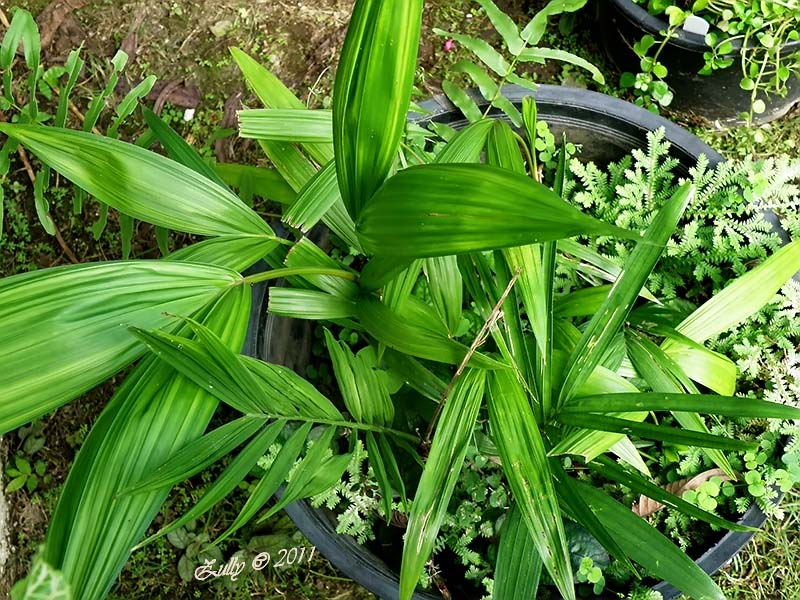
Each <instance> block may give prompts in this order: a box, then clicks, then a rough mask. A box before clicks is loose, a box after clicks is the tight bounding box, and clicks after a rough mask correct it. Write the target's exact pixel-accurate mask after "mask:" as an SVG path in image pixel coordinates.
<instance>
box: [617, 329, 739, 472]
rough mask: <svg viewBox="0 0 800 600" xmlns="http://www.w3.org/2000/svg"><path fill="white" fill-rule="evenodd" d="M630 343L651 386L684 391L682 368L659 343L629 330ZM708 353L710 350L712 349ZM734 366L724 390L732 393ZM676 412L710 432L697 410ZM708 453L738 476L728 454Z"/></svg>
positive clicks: (687, 423)
mask: <svg viewBox="0 0 800 600" xmlns="http://www.w3.org/2000/svg"><path fill="white" fill-rule="evenodd" d="M626 345H627V349H628V356H629V357H630V359H631V363H632V364H633V367H634V368H635V369H636V371H637V372H638V374H639V375H640V376H641V377H642V379H644V380H645V382H647V385H648V386H650V389H651V390H652V391H653V392H662V393H680V392H682V391H684V390H683V387H682V385H681V383H680V381H679V379H678V378H677V377H676V376H675V375H674V373H676V372H679V371H680V367H679V366H678V365H676V364H675V363H673V362H672V361H671V360H670V358H669V357H668V356H667V355H666V354H665V353H664V351H663V350H661V348H659V347H658V346H656V345H655V344H654V343H653V342H651V341H650V340H649V339H647V338H646V337H645V336H643V335H640V334H637V333H636V332H634V331H631V332H629V335H628V336H627V344H626ZM708 354H710V352H709V353H708ZM704 355H705V354H704V353H701V356H704ZM718 356H721V355H718ZM721 358H725V357H721ZM729 362H730V361H729ZM731 366H733V373H732V376H731V379H730V381H731V384H730V386H729V389H728V387H727V386H726V387H725V389H724V390H723V391H722V393H726V394H728V395H730V394H732V393H733V391H734V389H735V384H736V366H735V365H733V363H731ZM719 387H720V386H715V387H712V389H714V391H720V390H719ZM672 414H673V415H674V416H675V419H676V420H677V421H678V423H680V425H681V427H684V428H686V429H690V430H692V431H700V432H703V433H710V431H709V430H708V427H706V424H705V422H704V421H703V419H701V418H700V416H699V415H698V414H697V413H692V412H686V411H674V412H673V413H672ZM706 454H707V455H708V457H709V458H710V459H711V460H712V461H713V462H714V463H715V464H716V465H717V466H718V467H719V468H720V469H722V470H723V471H725V473H726V474H727V475H728V476H729V477H731V478H732V479H736V473H735V472H734V470H733V467H731V464H730V462H728V459H727V458H726V457H725V454H723V453H722V452H721V451H719V450H711V449H709V450H706Z"/></svg>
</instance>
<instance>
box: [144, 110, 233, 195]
mask: <svg viewBox="0 0 800 600" xmlns="http://www.w3.org/2000/svg"><path fill="white" fill-rule="evenodd" d="M142 114H143V115H144V121H145V123H147V126H148V127H149V128H150V131H152V132H153V134H154V135H155V136H156V139H157V140H158V141H159V142H161V145H162V146H163V148H164V150H166V152H167V155H168V156H169V157H170V158H171V159H172V160H174V161H175V162H179V163H181V164H182V165H184V166H186V167H189V168H190V169H191V170H192V171H194V172H195V173H199V174H200V175H203V176H205V177H206V178H207V179H209V180H211V181H213V182H214V183H216V184H217V185H218V186H220V187H222V188H224V187H227V186H226V184H225V182H224V181H223V180H222V179H221V178H220V176H219V175H218V174H217V172H216V171H215V170H214V169H213V168H212V167H211V166H210V165H209V164H208V163H207V162H206V161H205V160H203V158H202V157H201V156H200V155H199V154H198V153H197V151H196V150H195V149H194V148H192V147H191V146H190V145H189V144H188V143H187V142H186V140H184V139H183V138H182V137H181V136H180V135H179V134H178V133H177V132H176V131H175V130H174V129H172V127H170V126H169V125H168V124H167V123H166V122H165V121H163V120H162V119H161V117H159V116H158V115H157V114H156V113H154V112H153V111H152V110H150V109H149V108H147V107H146V106H143V107H142Z"/></svg>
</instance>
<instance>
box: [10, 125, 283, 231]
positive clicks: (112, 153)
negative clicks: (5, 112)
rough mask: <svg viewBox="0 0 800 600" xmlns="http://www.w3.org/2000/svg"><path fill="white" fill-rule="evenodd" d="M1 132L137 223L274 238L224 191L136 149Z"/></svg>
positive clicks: (44, 132)
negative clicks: (137, 220)
mask: <svg viewBox="0 0 800 600" xmlns="http://www.w3.org/2000/svg"><path fill="white" fill-rule="evenodd" d="M0 131H2V132H3V133H5V134H6V135H8V136H11V137H14V138H15V139H17V140H19V141H20V142H21V143H22V144H24V145H25V146H27V147H28V148H30V150H31V151H32V152H33V153H34V154H36V155H37V156H38V157H39V158H40V159H41V160H42V161H43V162H44V163H46V164H48V165H49V166H51V167H52V168H53V169H55V170H56V171H58V172H59V173H61V174H62V175H64V176H65V177H66V178H67V179H69V180H70V181H72V182H73V183H75V184H76V185H78V186H80V187H81V188H83V189H84V190H86V191H87V192H89V193H90V194H91V195H92V196H94V197H96V198H97V199H98V200H100V201H101V202H103V203H105V204H107V205H109V206H111V207H113V208H115V209H117V210H119V211H120V212H123V213H125V214H126V215H130V216H131V217H134V218H136V219H140V220H142V221H146V222H148V223H153V224H154V225H160V226H162V227H167V228H169V229H174V230H177V231H184V232H186V233H197V234H200V235H210V236H213V235H231V234H243V233H244V234H254V235H263V234H271V233H272V230H271V229H270V228H269V226H268V225H267V224H266V223H264V221H263V219H261V217H259V216H258V215H257V214H256V213H255V212H253V211H252V210H251V209H250V208H248V207H247V206H246V205H245V204H244V203H243V202H242V201H241V200H239V198H237V197H236V196H235V195H234V194H233V193H232V192H230V191H229V190H227V189H226V188H223V187H220V186H219V185H217V184H215V183H213V182H211V181H209V180H208V179H207V178H206V177H204V176H202V175H200V174H198V173H196V172H195V171H193V170H192V169H190V168H188V167H185V166H183V165H181V164H179V163H177V162H175V161H173V160H170V159H168V158H165V157H163V156H160V155H158V154H155V153H153V152H150V151H148V150H145V149H143V148H139V147H138V146H134V145H132V144H126V143H125V142H121V141H119V140H114V139H110V138H104V137H100V136H96V135H93V134H90V133H85V132H81V131H70V130H67V129H56V128H53V127H41V126H36V125H10V124H7V123H2V124H0Z"/></svg>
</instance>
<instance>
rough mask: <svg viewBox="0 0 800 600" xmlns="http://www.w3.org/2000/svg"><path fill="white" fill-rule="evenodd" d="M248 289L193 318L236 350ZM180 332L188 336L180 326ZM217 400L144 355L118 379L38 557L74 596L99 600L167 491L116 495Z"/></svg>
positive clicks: (195, 429) (187, 438) (234, 291)
mask: <svg viewBox="0 0 800 600" xmlns="http://www.w3.org/2000/svg"><path fill="white" fill-rule="evenodd" d="M250 298H251V294H250V291H249V290H248V289H247V288H246V287H245V286H235V287H233V288H231V289H229V290H228V291H227V292H226V293H225V294H224V295H222V296H221V297H220V298H219V299H218V300H217V301H216V302H215V303H214V304H213V305H212V306H211V307H210V308H208V309H206V310H204V311H203V312H202V314H201V315H200V316H199V318H201V319H202V322H203V323H205V324H206V325H207V326H208V327H210V328H211V329H212V330H213V331H215V332H216V333H218V334H219V335H221V336H222V337H223V339H224V340H225V343H226V344H228V345H229V347H231V348H234V349H239V348H240V347H241V344H242V342H243V340H244V334H245V330H246V328H247V322H248V317H249V314H250ZM181 332H182V333H184V334H186V335H191V331H190V330H189V328H188V327H187V326H186V325H185V324H184V325H181ZM216 406H217V402H216V401H215V400H214V399H213V398H212V397H211V396H209V395H208V394H206V392H205V391H203V390H202V389H199V388H198V387H197V386H196V385H194V384H193V383H191V382H188V381H186V380H185V379H183V378H182V377H180V376H177V377H176V376H175V371H174V370H173V369H172V367H170V366H169V365H167V364H166V363H163V362H161V361H159V360H158V359H157V358H156V357H155V356H146V357H145V358H144V359H143V360H142V361H141V363H140V364H139V365H138V366H137V367H136V368H135V369H134V370H133V371H132V373H131V374H130V375H129V376H128V377H127V378H126V379H125V381H124V382H123V383H122V385H121V386H120V387H119V388H118V389H117V391H116V393H115V394H114V396H113V397H112V398H111V400H110V401H109V403H108V405H107V406H106V408H105V409H104V410H103V412H102V413H101V415H100V416H99V417H98V419H97V420H96V422H95V424H94V426H93V428H92V430H91V431H90V432H89V435H88V437H87V438H86V441H85V442H84V443H83V445H82V446H81V449H80V451H79V453H78V456H77V457H76V459H75V462H74V463H73V466H72V468H71V470H70V473H69V476H68V477H67V481H66V483H65V484H64V488H63V490H62V493H61V497H60V499H59V501H58V505H57V506H56V509H55V513H54V515H53V518H52V520H51V523H50V527H49V529H48V532H47V539H46V544H45V554H44V558H45V560H47V561H48V562H49V563H50V564H52V565H53V566H55V567H56V568H59V569H61V570H62V571H63V573H64V575H65V577H66V578H67V580H68V581H69V583H70V585H71V586H72V588H73V592H74V594H75V597H76V598H81V600H101V599H102V598H105V597H106V595H107V593H108V591H109V590H110V589H111V586H112V585H113V583H114V581H115V579H116V577H117V575H118V574H119V572H120V571H121V570H122V568H123V566H124V565H125V562H126V561H127V559H128V556H129V555H130V552H131V548H132V547H133V546H134V545H135V544H136V542H137V541H139V539H140V538H141V536H142V535H143V534H144V533H145V531H146V530H147V528H148V526H149V525H150V522H151V521H152V520H153V519H154V518H155V516H156V515H157V514H158V511H159V508H160V506H161V504H162V502H163V501H164V500H165V499H166V497H167V494H168V492H169V489H168V488H163V489H161V490H158V491H157V492H152V493H146V494H136V495H124V496H120V495H119V494H120V492H122V491H123V490H124V489H125V488H127V487H128V486H129V485H131V484H132V483H134V482H136V481H138V480H140V479H141V478H142V477H144V476H145V475H147V474H149V473H151V472H152V471H153V470H154V469H155V468H156V467H157V466H158V465H160V464H163V463H164V461H166V460H167V458H168V457H169V456H170V455H172V454H173V453H174V452H176V451H177V450H179V449H180V448H182V447H183V446H184V445H185V444H187V443H189V442H191V441H192V440H194V439H197V438H198V437H200V436H201V435H202V434H203V431H204V430H205V429H206V427H207V426H208V423H209V421H210V419H211V417H212V415H213V414H214V411H215V408H216Z"/></svg>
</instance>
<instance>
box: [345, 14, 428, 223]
mask: <svg viewBox="0 0 800 600" xmlns="http://www.w3.org/2000/svg"><path fill="white" fill-rule="evenodd" d="M421 22H422V0H406V1H404V2H396V1H394V0H362V1H361V2H357V3H356V5H355V7H354V9H353V14H352V16H351V18H350V25H349V27H348V29H347V36H346V37H345V41H344V46H343V47H342V52H341V57H340V59H339V67H338V69H337V71H336V82H335V84H334V89H333V140H334V149H335V153H336V165H337V173H338V177H339V188H340V189H341V191H342V197H343V198H344V203H345V206H346V207H347V210H348V212H349V213H350V216H352V217H353V219H354V220H355V219H357V217H358V215H359V213H360V212H361V209H362V207H363V206H364V205H365V204H366V203H367V201H368V200H369V199H370V198H371V197H372V195H373V194H374V193H375V191H376V190H377V189H378V188H379V187H380V185H381V184H382V183H383V181H384V179H386V177H387V176H388V175H389V171H390V170H391V168H392V164H393V163H394V160H395V156H396V154H397V150H398V148H399V145H400V139H401V137H402V135H403V132H404V130H405V126H406V115H407V113H408V108H409V102H410V100H411V89H412V85H413V82H414V73H415V70H416V63H417V50H418V47H419V38H420V27H421Z"/></svg>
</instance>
